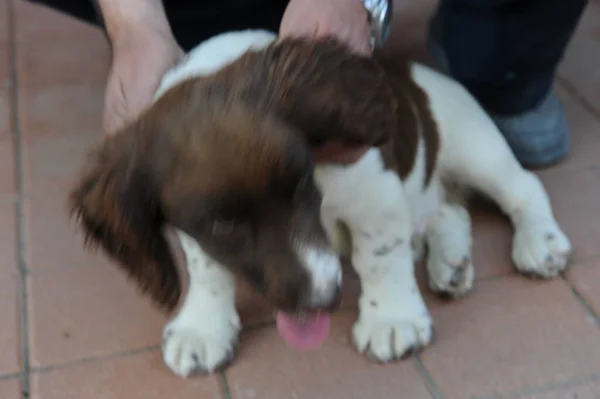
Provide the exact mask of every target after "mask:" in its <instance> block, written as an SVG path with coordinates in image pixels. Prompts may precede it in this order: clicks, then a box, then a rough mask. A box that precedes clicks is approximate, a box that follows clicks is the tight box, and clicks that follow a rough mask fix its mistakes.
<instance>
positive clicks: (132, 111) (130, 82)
mask: <svg viewBox="0 0 600 399" xmlns="http://www.w3.org/2000/svg"><path fill="white" fill-rule="evenodd" d="M112 47H113V58H112V65H111V70H110V74H109V76H108V82H107V86H106V93H105V101H104V116H103V127H104V130H105V132H106V133H108V134H113V133H115V132H116V131H118V130H119V129H120V128H122V127H123V126H124V125H125V124H126V123H127V122H129V121H131V120H132V119H134V118H135V117H136V116H138V115H139V113H141V112H142V111H143V110H144V109H145V108H146V107H148V106H149V105H150V104H151V103H152V101H153V99H154V94H155V91H156V89H158V86H159V85H160V82H161V79H162V78H163V76H164V74H165V73H166V72H167V71H168V70H169V69H170V68H171V67H173V66H175V65H176V64H177V62H178V61H179V60H180V59H181V58H182V56H183V50H182V49H181V48H180V47H179V45H178V44H177V42H176V40H175V38H174V37H173V35H172V34H171V33H170V32H165V31H164V30H160V29H156V28H153V27H147V26H136V27H131V28H130V29H128V30H127V32H123V33H122V34H120V35H119V37H118V38H116V39H113V40H112Z"/></svg>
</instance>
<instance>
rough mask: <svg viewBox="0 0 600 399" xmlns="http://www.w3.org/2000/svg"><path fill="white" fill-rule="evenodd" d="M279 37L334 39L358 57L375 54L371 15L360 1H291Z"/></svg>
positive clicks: (284, 15) (282, 21)
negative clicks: (370, 22) (346, 46)
mask: <svg viewBox="0 0 600 399" xmlns="http://www.w3.org/2000/svg"><path fill="white" fill-rule="evenodd" d="M279 36H280V37H281V38H286V37H314V38H322V37H328V36H333V37H335V38H337V39H338V40H340V41H342V42H343V43H345V44H347V45H348V46H350V48H351V49H352V50H354V51H355V52H356V53H358V54H362V55H370V54H371V52H372V48H371V44H370V38H371V30H370V26H369V19H368V14H367V12H366V11H365V9H364V7H363V5H362V2H361V1H359V0H291V1H290V2H289V4H288V6H287V8H286V10H285V13H284V14H283V18H282V20H281V26H280V27H279Z"/></svg>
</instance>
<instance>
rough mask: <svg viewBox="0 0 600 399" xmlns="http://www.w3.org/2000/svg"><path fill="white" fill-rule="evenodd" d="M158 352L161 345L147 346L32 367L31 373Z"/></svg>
mask: <svg viewBox="0 0 600 399" xmlns="http://www.w3.org/2000/svg"><path fill="white" fill-rule="evenodd" d="M158 350H160V345H153V346H146V347H144V348H138V349H131V350H128V351H123V352H115V353H110V354H107V355H100V356H90V357H84V358H80V359H76V360H70V361H66V362H63V363H56V364H52V365H49V366H42V367H32V368H31V372H34V373H44V372H47V371H54V370H58V369H64V368H69V367H75V366H78V365H81V364H85V363H91V362H96V361H102V360H108V359H118V358H121V357H127V356H131V355H138V354H142V353H151V352H156V351H158Z"/></svg>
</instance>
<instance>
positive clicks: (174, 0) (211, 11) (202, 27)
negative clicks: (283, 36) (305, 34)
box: [30, 0, 289, 51]
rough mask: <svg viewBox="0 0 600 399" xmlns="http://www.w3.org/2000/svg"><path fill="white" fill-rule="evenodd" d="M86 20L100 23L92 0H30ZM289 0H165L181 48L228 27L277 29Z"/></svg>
mask: <svg viewBox="0 0 600 399" xmlns="http://www.w3.org/2000/svg"><path fill="white" fill-rule="evenodd" d="M30 1H31V2H33V3H41V4H45V5H47V6H49V7H51V8H53V9H55V10H57V11H61V12H64V13H66V14H69V15H71V16H73V17H75V18H78V19H81V20H83V21H85V22H88V23H91V24H95V25H99V26H102V19H101V17H100V15H99V14H98V13H97V12H96V11H97V10H96V2H95V0H87V1H86V0H30ZM288 1H289V0H212V1H208V0H206V1H189V0H164V2H163V3H164V6H165V10H166V13H167V17H168V19H169V22H170V23H171V28H172V29H173V33H174V35H175V38H176V39H177V41H178V42H179V44H180V45H181V46H182V47H183V48H184V50H186V51H187V50H190V49H191V48H192V47H194V46H195V45H197V44H198V43H199V42H201V41H202V40H204V39H207V38H209V37H211V36H213V35H216V34H218V33H221V32H226V31H230V30H242V29H266V30H270V31H273V32H277V31H278V30H279V23H280V22H281V17H282V16H283V12H284V11H285V8H286V7H287V3H288Z"/></svg>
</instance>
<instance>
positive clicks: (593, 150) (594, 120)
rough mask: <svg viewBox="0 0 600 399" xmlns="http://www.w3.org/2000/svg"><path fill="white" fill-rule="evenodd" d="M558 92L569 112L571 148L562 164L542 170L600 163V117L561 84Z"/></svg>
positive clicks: (547, 170) (566, 110)
mask: <svg viewBox="0 0 600 399" xmlns="http://www.w3.org/2000/svg"><path fill="white" fill-rule="evenodd" d="M558 94H559V97H560V99H561V101H562V103H563V105H564V107H565V112H566V113H567V118H568V123H569V129H570V130H571V150H570V152H569V155H568V156H567V158H566V159H565V160H563V161H562V162H561V163H560V164H558V165H555V166H552V167H551V168H548V169H546V170H545V171H541V174H542V175H543V174H544V173H546V172H555V171H566V170H576V169H581V168H584V167H589V166H592V165H599V164H600V159H599V158H598V154H599V153H600V140H598V126H600V119H599V118H598V117H597V116H595V115H594V114H592V113H591V112H590V111H589V110H588V109H586V108H585V107H584V106H583V105H582V104H581V102H580V100H579V99H577V98H576V97H575V96H574V95H573V94H572V93H570V92H569V91H568V90H567V89H565V88H564V87H563V86H562V85H561V84H559V85H558Z"/></svg>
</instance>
